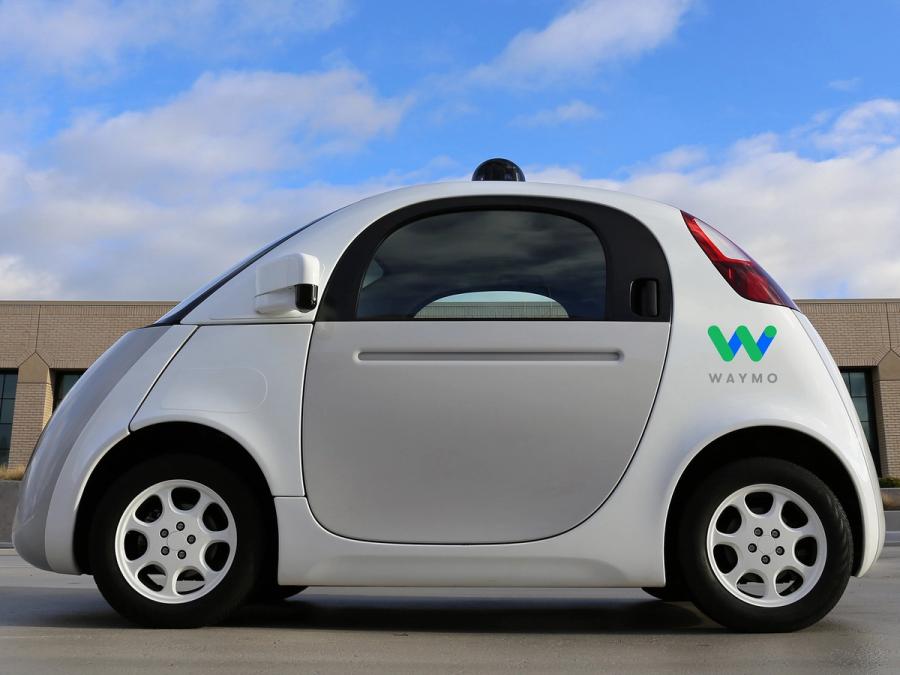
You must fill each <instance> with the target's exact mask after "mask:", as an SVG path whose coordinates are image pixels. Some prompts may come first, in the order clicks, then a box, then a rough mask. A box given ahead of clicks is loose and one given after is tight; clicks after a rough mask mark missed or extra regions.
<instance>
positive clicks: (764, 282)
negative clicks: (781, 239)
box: [681, 211, 797, 309]
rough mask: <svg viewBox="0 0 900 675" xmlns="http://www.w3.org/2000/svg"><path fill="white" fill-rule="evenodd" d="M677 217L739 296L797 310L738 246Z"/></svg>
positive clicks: (705, 225)
mask: <svg viewBox="0 0 900 675" xmlns="http://www.w3.org/2000/svg"><path fill="white" fill-rule="evenodd" d="M681 215H682V216H684V222H685V224H687V226H688V229H689V230H690V231H691V234H692V235H694V239H696V240H697V243H698V244H700V248H702V249H703V252H704V253H705V254H706V257H707V258H709V260H710V262H712V264H713V265H715V267H716V269H717V270H719V274H721V275H722V276H723V277H724V278H725V281H727V282H728V284H729V285H730V286H731V287H732V288H733V289H734V290H735V291H736V292H737V293H738V294H739V295H740V296H741V297H744V298H747V299H748V300H753V301H755V302H766V303H768V304H770V305H782V306H784V307H790V308H791V309H797V305H795V304H794V301H793V300H791V299H790V298H789V297H788V296H787V293H785V292H784V291H783V290H781V286H779V285H778V284H777V283H775V280H774V279H773V278H772V277H770V276H769V275H768V274H767V273H766V271H765V270H764V269H763V268H762V267H760V266H759V263H757V262H756V261H755V260H754V259H753V258H751V257H750V256H749V255H747V254H746V253H745V252H744V250H743V249H742V248H741V247H740V246H738V245H737V244H735V243H734V242H733V241H731V239H729V238H728V237H726V236H725V235H724V234H722V233H721V232H719V231H718V230H717V229H716V228H714V227H713V226H712V225H709V224H708V223H704V222H703V221H702V220H699V219H698V218H694V216H692V215H691V214H689V213H685V212H684V211H682V212H681Z"/></svg>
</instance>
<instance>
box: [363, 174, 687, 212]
mask: <svg viewBox="0 0 900 675" xmlns="http://www.w3.org/2000/svg"><path fill="white" fill-rule="evenodd" d="M492 195H493V196H527V197H551V198H557V199H574V200H579V201H587V202H594V203H598V204H604V205H606V206H611V207H613V208H618V209H621V210H622V211H626V212H634V211H645V210H648V209H649V210H656V209H659V210H664V211H669V210H671V209H673V208H676V207H673V206H671V205H669V204H664V203H662V202H658V201H655V200H652V199H647V198H645V197H638V196H636V195H632V194H628V193H626V192H620V191H618V190H608V189H604V188H600V187H593V186H587V185H567V184H562V183H536V182H517V181H446V182H441V183H426V184H421V185H413V186H409V187H401V188H396V189H393V190H388V191H386V192H382V193H379V194H377V195H373V196H370V197H366V198H364V199H361V200H359V201H358V202H356V203H355V204H351V205H350V206H351V207H352V206H357V205H358V206H360V207H363V208H371V209H372V210H374V211H382V210H384V211H388V210H394V209H397V208H402V207H403V206H408V205H412V204H417V203H420V202H424V201H430V200H433V199H441V198H446V197H467V196H492ZM381 202H385V204H384V205H382V204H381ZM388 204H390V206H389V207H388V208H385V207H387V206H388Z"/></svg>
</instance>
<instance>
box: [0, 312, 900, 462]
mask: <svg viewBox="0 0 900 675" xmlns="http://www.w3.org/2000/svg"><path fill="white" fill-rule="evenodd" d="M173 304H174V303H171V302H0V464H4V463H7V462H8V463H9V465H10V466H20V465H24V464H26V463H27V462H28V458H29V457H30V456H31V453H32V451H33V449H34V445H35V442H36V441H37V438H38V436H39V435H40V433H41V430H42V429H43V427H44V425H45V424H46V423H47V420H48V419H50V415H51V413H52V412H53V409H54V408H55V406H56V405H57V404H58V403H59V401H60V400H62V398H63V396H65V394H66V392H67V391H68V389H69V388H70V387H71V386H72V384H74V382H75V381H76V380H77V379H78V377H79V376H80V375H81V373H83V372H84V370H85V369H87V367H88V366H90V364H91V363H93V361H94V359H96V358H97V357H98V356H100V354H101V353H103V351H104V350H105V349H106V348H107V347H108V346H109V345H111V344H112V343H113V342H114V341H115V340H116V339H117V338H118V337H119V336H120V335H121V334H122V333H124V332H126V331H128V330H131V329H132V328H137V327H139V326H145V325H147V324H149V323H152V322H153V321H155V320H156V319H157V318H158V317H159V316H161V315H162V314H164V313H165V312H166V311H168V310H169V308H171V307H172V305H173ZM798 304H799V305H800V308H801V309H802V310H803V312H804V313H805V314H806V315H807V316H808V317H809V319H810V321H812V323H813V324H814V325H815V326H816V328H817V329H818V330H819V332H820V333H821V335H822V338H823V339H824V341H825V343H826V344H827V345H828V348H829V349H830V350H831V353H832V354H833V355H834V357H835V360H836V361H837V363H838V366H840V368H841V370H842V371H843V374H844V381H845V383H846V384H847V387H848V389H849V390H850V394H851V397H852V399H853V402H854V403H855V404H856V407H857V410H858V412H859V415H860V418H861V420H862V422H863V427H864V429H865V431H866V434H867V436H868V437H869V446H870V447H871V449H872V454H873V456H874V458H875V463H876V465H877V466H878V468H879V472H880V474H881V475H885V476H886V475H892V476H900V299H898V300H804V301H798Z"/></svg>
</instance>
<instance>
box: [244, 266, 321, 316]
mask: <svg viewBox="0 0 900 675" xmlns="http://www.w3.org/2000/svg"><path fill="white" fill-rule="evenodd" d="M320 277H321V265H320V263H319V259H318V258H316V257H315V256H313V255H309V254H306V253H291V254H289V255H285V256H281V257H280V258H275V259H274V260H270V261H268V262H265V263H263V264H262V265H260V266H259V267H258V268H257V269H256V299H255V308H256V312H257V314H265V315H269V316H271V315H274V314H289V313H291V312H298V311H299V312H308V311H310V310H313V309H315V307H316V303H317V299H318V293H319V281H320Z"/></svg>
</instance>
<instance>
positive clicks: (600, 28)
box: [470, 0, 693, 87]
mask: <svg viewBox="0 0 900 675" xmlns="http://www.w3.org/2000/svg"><path fill="white" fill-rule="evenodd" d="M691 4H693V1H692V0H641V1H640V2H635V1H634V0H582V2H580V3H579V4H578V5H576V6H575V7H574V8H573V9H571V10H570V11H568V12H566V13H564V14H562V15H560V16H559V17H557V18H556V19H554V20H553V21H552V22H551V23H550V24H549V25H548V26H547V27H545V28H544V29H542V30H539V31H535V30H526V31H523V32H521V33H519V34H518V35H516V36H515V37H514V38H513V39H512V40H511V41H510V43H509V44H508V45H507V46H506V48H505V49H504V50H503V52H502V53H501V54H500V55H499V56H498V57H497V58H496V59H495V60H494V61H492V62H490V63H487V64H483V65H481V66H478V67H477V68H475V69H474V70H473V71H472V72H471V73H470V79H471V80H472V81H474V82H478V83H483V84H488V85H502V86H527V87H534V86H543V85H549V84H555V83H558V82H562V81H567V80H569V79H570V78H572V77H579V76H584V75H586V74H590V73H591V72H593V71H594V70H596V69H597V68H598V67H599V66H601V65H602V64H605V63H609V62H611V61H615V60H618V59H621V58H628V57H636V56H639V55H640V54H642V53H644V52H646V51H649V50H651V49H654V48H655V47H658V46H659V45H660V44H662V43H663V42H665V41H666V40H667V39H669V38H670V37H671V36H672V35H673V34H674V33H675V31H676V30H677V29H678V26H679V25H680V23H681V20H682V18H683V17H684V14H685V13H686V12H687V10H688V9H689V8H690V6H691Z"/></svg>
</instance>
